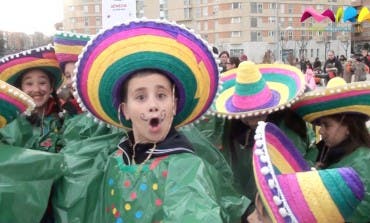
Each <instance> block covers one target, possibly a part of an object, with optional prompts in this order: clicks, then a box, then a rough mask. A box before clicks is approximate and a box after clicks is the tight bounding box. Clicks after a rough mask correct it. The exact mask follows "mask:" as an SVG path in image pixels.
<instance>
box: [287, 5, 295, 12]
mask: <svg viewBox="0 0 370 223" xmlns="http://www.w3.org/2000/svg"><path fill="white" fill-rule="evenodd" d="M293 11H294V10H293V5H292V4H288V13H289V14H292V13H293Z"/></svg>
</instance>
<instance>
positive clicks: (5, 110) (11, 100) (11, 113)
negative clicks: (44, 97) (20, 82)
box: [0, 80, 36, 128]
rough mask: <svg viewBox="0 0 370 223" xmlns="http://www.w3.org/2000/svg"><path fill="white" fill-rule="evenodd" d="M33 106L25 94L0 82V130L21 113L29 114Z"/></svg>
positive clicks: (30, 99)
mask: <svg viewBox="0 0 370 223" xmlns="http://www.w3.org/2000/svg"><path fill="white" fill-rule="evenodd" d="M35 106H36V105H35V103H34V102H33V100H32V98H31V97H30V96H28V95H27V94H26V93H24V92H23V91H21V90H19V89H18V88H16V87H13V86H12V85H10V84H8V83H6V82H4V81H2V80H0V128H2V127H4V126H5V125H6V124H8V123H9V122H11V121H12V120H14V119H15V118H16V117H17V116H18V115H20V114H22V113H24V114H30V113H31V111H32V110H33V109H34V108H35Z"/></svg>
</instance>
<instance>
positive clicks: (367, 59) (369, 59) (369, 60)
mask: <svg viewBox="0 0 370 223" xmlns="http://www.w3.org/2000/svg"><path fill="white" fill-rule="evenodd" d="M361 55H362V62H363V63H364V64H366V66H368V67H370V56H369V50H368V49H367V48H362V50H361Z"/></svg>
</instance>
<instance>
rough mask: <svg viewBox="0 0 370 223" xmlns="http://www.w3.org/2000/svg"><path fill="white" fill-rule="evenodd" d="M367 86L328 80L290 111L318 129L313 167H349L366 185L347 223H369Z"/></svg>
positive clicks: (369, 93)
mask: <svg viewBox="0 0 370 223" xmlns="http://www.w3.org/2000/svg"><path fill="white" fill-rule="evenodd" d="M369 105H370V83H369V82H354V83H346V82H345V80H344V79H342V78H339V77H335V78H333V79H331V80H330V81H329V83H328V85H327V87H326V88H325V89H318V90H315V91H312V92H308V93H306V94H305V95H304V96H303V98H302V99H301V100H299V101H298V102H297V103H296V104H294V105H293V106H292V109H293V110H294V111H295V112H296V113H297V114H298V115H300V116H301V117H302V118H303V119H305V120H306V121H308V122H311V123H313V124H315V125H318V126H319V127H320V130H319V133H320V135H321V138H322V141H321V142H319V144H318V145H319V146H318V147H319V151H320V153H319V156H318V159H317V162H316V167H317V168H321V169H329V168H338V167H347V166H348V167H352V168H353V169H355V170H356V171H357V172H358V174H359V175H360V178H361V180H362V181H363V183H364V185H365V198H364V200H363V201H362V202H361V203H360V205H359V206H358V207H357V209H356V211H355V213H354V215H353V216H352V217H351V218H350V220H349V222H369V221H370V162H369V160H370V136H369V133H368V129H367V127H366V121H367V120H368V119H369V116H370V109H369V108H370V107H369Z"/></svg>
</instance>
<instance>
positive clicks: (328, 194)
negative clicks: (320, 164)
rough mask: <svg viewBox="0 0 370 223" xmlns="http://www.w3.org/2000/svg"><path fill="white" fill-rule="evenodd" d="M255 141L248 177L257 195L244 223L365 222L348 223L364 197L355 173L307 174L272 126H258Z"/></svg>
mask: <svg viewBox="0 0 370 223" xmlns="http://www.w3.org/2000/svg"><path fill="white" fill-rule="evenodd" d="M255 138H256V143H255V146H254V149H253V172H254V178H255V180H256V186H257V189H258V193H257V195H256V199H255V205H256V209H255V212H254V213H253V214H252V215H250V216H249V217H248V220H249V222H252V223H260V222H264V223H268V222H279V223H280V222H281V223H283V222H299V223H304V222H307V223H316V222H317V223H319V222H321V223H327V222H336V223H341V222H366V220H365V219H362V220H360V219H358V220H357V221H351V220H350V219H352V216H353V212H354V211H355V210H356V207H357V205H359V204H360V202H361V201H362V199H364V196H365V188H364V184H363V182H362V180H361V178H360V176H359V174H358V173H357V172H356V171H355V169H353V168H351V167H338V168H333V169H326V170H315V169H310V166H309V165H308V163H307V162H306V161H305V160H304V159H303V157H302V155H301V154H300V153H299V151H298V150H297V149H296V148H295V146H294V145H293V144H292V142H291V141H290V140H289V139H288V138H287V136H286V135H285V134H284V133H283V132H282V131H281V130H280V129H279V128H278V127H277V126H275V125H274V124H272V123H268V122H259V124H258V127H257V129H256V135H255Z"/></svg>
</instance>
